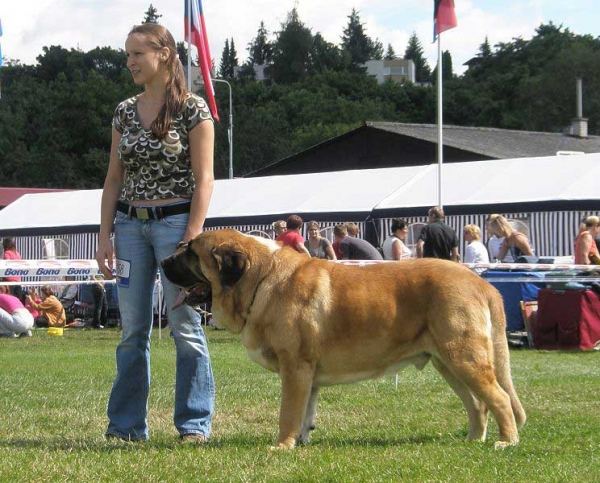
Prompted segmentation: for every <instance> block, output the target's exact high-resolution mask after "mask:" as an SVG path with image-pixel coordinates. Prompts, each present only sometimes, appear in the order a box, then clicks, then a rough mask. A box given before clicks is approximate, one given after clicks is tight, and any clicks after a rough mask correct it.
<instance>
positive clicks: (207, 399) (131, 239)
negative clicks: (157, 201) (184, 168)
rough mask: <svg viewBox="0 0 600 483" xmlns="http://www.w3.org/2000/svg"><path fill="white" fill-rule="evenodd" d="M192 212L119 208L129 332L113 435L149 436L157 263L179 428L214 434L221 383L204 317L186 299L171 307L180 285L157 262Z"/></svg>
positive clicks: (114, 398)
mask: <svg viewBox="0 0 600 483" xmlns="http://www.w3.org/2000/svg"><path fill="white" fill-rule="evenodd" d="M188 218H189V214H187V213H186V214H181V215H175V216H169V217H165V218H163V219H161V220H139V219H137V218H129V217H128V216H127V215H124V214H122V213H120V212H117V214H116V218H115V253H116V258H117V272H118V273H117V274H118V275H120V277H119V280H118V282H117V290H118V296H119V310H120V312H121V324H122V328H123V333H122V338H121V342H120V343H119V346H118V347H117V377H116V379H115V382H114V384H113V387H112V391H111V394H110V399H109V401H108V409H107V415H108V419H109V425H108V429H107V430H106V434H107V435H115V436H118V437H120V438H124V439H129V440H146V439H148V393H149V389H150V333H151V331H152V321H153V313H152V293H153V289H154V283H155V280H156V273H157V270H158V269H160V270H161V279H162V283H163V287H164V295H165V303H166V305H167V315H168V320H169V325H170V328H171V334H172V336H173V339H174V341H175V350H176V369H175V371H176V375H175V412H174V422H175V427H176V428H177V431H179V434H180V435H184V434H195V433H196V434H198V433H199V434H203V435H204V436H206V437H208V436H209V434H210V429H211V419H212V414H213V408H214V398H215V386H214V381H213V375H212V369H211V363H210V356H209V353H208V347H207V344H206V338H205V335H204V331H203V330H202V326H201V319H200V316H199V315H198V314H197V313H196V312H195V311H194V310H193V309H192V308H191V307H188V306H187V305H186V306H182V307H180V308H177V309H175V310H171V307H172V306H173V303H174V302H175V300H176V298H177V295H178V293H179V288H178V287H176V286H175V285H173V284H172V283H170V282H169V281H168V280H167V279H166V278H165V276H164V274H163V273H162V268H160V264H159V262H160V261H161V260H162V259H163V258H165V257H167V256H169V255H171V254H172V253H173V252H174V251H175V248H176V245H177V243H178V242H179V241H181V239H182V237H183V235H184V232H185V229H186V227H187V223H188Z"/></svg>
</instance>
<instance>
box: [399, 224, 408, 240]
mask: <svg viewBox="0 0 600 483" xmlns="http://www.w3.org/2000/svg"><path fill="white" fill-rule="evenodd" d="M407 234H408V227H407V226H405V227H404V228H398V229H397V230H396V236H397V237H398V238H400V240H402V241H404V240H406V235H407Z"/></svg>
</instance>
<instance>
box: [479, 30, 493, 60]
mask: <svg viewBox="0 0 600 483" xmlns="http://www.w3.org/2000/svg"><path fill="white" fill-rule="evenodd" d="M491 56H492V47H491V46H490V41H489V40H488V38H487V35H486V36H485V42H483V44H481V45H480V46H479V57H483V58H484V59H487V58H488V57H491Z"/></svg>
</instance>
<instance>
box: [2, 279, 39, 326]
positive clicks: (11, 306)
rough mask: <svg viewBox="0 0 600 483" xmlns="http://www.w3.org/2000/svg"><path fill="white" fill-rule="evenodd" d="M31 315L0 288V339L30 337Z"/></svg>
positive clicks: (6, 291) (3, 287) (6, 290)
mask: <svg viewBox="0 0 600 483" xmlns="http://www.w3.org/2000/svg"><path fill="white" fill-rule="evenodd" d="M32 327H33V315H31V313H30V312H29V310H27V309H26V308H25V307H24V306H23V304H22V303H21V301H20V300H19V299H18V298H17V297H15V296H14V295H11V294H9V293H8V287H6V286H4V285H2V286H0V337H31V330H30V329H31V328H32Z"/></svg>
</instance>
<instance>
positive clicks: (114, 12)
mask: <svg viewBox="0 0 600 483" xmlns="http://www.w3.org/2000/svg"><path fill="white" fill-rule="evenodd" d="M151 3H152V5H153V6H154V7H155V8H156V9H157V10H158V13H159V14H161V15H162V17H161V18H160V20H159V21H160V23H161V24H162V25H164V26H165V27H167V28H168V29H169V30H170V31H171V33H172V34H173V36H174V37H175V40H176V41H183V25H184V23H183V9H184V0H101V1H100V0H30V1H25V2H23V3H21V2H19V1H14V0H1V1H0V21H1V22H2V30H3V34H4V35H3V36H2V37H0V44H1V46H2V55H3V57H4V59H5V62H6V60H8V59H15V60H16V59H18V60H20V61H21V63H22V64H35V63H36V57H37V56H39V55H41V54H42V52H43V50H42V49H43V47H44V46H51V45H60V46H62V47H64V48H67V49H71V48H74V49H77V48H78V49H81V50H82V51H85V52H87V51H89V50H92V49H94V48H95V47H104V46H110V47H113V48H122V47H123V45H124V42H125V37H126V36H127V32H128V31H129V30H130V28H131V27H132V26H133V25H135V24H138V23H141V22H142V20H143V18H144V14H145V12H146V11H147V10H148V7H149V5H150V4H151ZM202 4H203V7H204V17H205V22H206V29H207V31H208V38H209V43H210V49H211V55H212V57H213V59H215V64H216V65H218V64H219V61H220V59H221V54H222V51H223V47H224V44H225V39H231V38H233V40H234V43H235V47H236V50H237V53H238V59H239V61H240V64H241V63H242V62H243V61H244V60H245V59H246V57H247V54H248V53H247V50H246V48H247V45H248V43H249V42H250V41H251V40H252V39H253V38H254V37H256V33H257V31H258V28H259V26H260V22H261V21H263V22H264V23H265V26H266V28H267V30H268V32H269V33H270V34H271V38H274V37H273V35H274V33H275V32H277V31H278V30H280V29H281V24H282V23H283V22H285V19H286V17H287V14H288V12H290V11H291V10H292V9H293V8H294V6H295V7H296V8H297V10H298V14H299V16H300V20H301V21H302V22H303V23H304V24H305V25H306V26H307V27H308V28H310V29H311V30H312V33H313V35H314V34H316V33H317V32H320V33H321V35H322V36H323V37H324V38H325V39H326V40H327V41H329V42H331V43H334V44H336V45H339V43H340V41H341V36H342V32H343V29H344V28H345V27H346V25H347V24H348V16H349V15H350V13H351V12H352V8H355V9H356V10H357V11H358V12H359V16H360V19H361V21H362V23H363V26H364V28H365V31H366V33H367V35H369V36H370V37H371V38H373V39H378V40H379V41H380V42H381V43H382V44H383V46H384V49H386V48H387V45H388V44H391V45H392V47H393V48H394V51H395V52H396V54H397V55H399V56H402V55H403V54H404V51H405V49H406V45H407V43H408V39H409V37H410V35H411V34H412V33H413V32H416V34H417V35H418V37H419V39H420V40H421V43H422V45H423V49H424V52H425V56H426V57H427V60H428V62H429V65H430V67H431V68H432V69H433V68H434V67H435V64H436V62H437V45H436V44H433V43H432V33H433V26H432V22H433V21H432V17H433V0H203V2H202ZM455 5H456V16H457V19H458V27H456V28H454V29H452V30H448V31H447V32H444V33H443V34H442V35H441V39H442V40H441V41H442V44H441V46H442V49H443V50H449V51H450V53H451V55H452V60H453V66H454V71H455V72H456V73H458V74H460V73H462V72H463V71H464V69H465V67H464V66H462V64H463V63H464V62H466V61H467V60H469V59H470V58H472V57H473V56H475V55H477V53H478V51H479V46H480V45H481V44H482V43H483V42H484V41H485V38H486V36H487V37H488V40H489V42H490V45H492V47H493V46H494V45H495V44H497V43H498V42H510V41H512V40H513V39H514V38H516V37H522V38H524V39H529V38H531V37H533V36H534V35H535V28H536V27H538V26H539V25H540V24H542V23H548V22H549V21H552V22H554V23H555V24H556V25H561V24H562V25H563V26H564V27H568V28H569V29H570V30H571V31H572V32H575V33H577V34H591V35H592V36H594V37H598V36H600V22H598V19H599V18H600V2H598V1H597V0H570V1H565V0H455Z"/></svg>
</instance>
